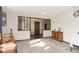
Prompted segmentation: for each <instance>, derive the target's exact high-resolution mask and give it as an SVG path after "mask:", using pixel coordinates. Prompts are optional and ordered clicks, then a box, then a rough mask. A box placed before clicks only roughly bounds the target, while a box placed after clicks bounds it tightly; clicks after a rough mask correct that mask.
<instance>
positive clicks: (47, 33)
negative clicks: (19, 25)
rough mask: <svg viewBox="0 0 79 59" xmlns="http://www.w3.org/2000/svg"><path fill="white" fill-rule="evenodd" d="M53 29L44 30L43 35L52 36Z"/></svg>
mask: <svg viewBox="0 0 79 59" xmlns="http://www.w3.org/2000/svg"><path fill="white" fill-rule="evenodd" d="M51 35H52V34H51V30H43V37H51Z"/></svg>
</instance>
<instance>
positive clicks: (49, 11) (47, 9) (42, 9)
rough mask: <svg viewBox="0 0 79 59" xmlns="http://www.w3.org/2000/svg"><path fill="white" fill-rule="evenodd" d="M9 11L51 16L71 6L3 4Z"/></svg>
mask: <svg viewBox="0 0 79 59" xmlns="http://www.w3.org/2000/svg"><path fill="white" fill-rule="evenodd" d="M3 8H5V9H6V10H7V12H10V13H25V14H29V16H34V17H53V16H56V15H59V14H61V13H63V12H66V11H68V10H70V9H71V8H73V7H71V6H5V7H3Z"/></svg>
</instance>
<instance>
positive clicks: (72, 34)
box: [51, 8, 79, 46]
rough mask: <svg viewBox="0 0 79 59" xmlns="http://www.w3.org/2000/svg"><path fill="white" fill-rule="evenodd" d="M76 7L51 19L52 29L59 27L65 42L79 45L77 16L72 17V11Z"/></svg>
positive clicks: (78, 21) (78, 18)
mask: <svg viewBox="0 0 79 59" xmlns="http://www.w3.org/2000/svg"><path fill="white" fill-rule="evenodd" d="M76 9H78V8H74V9H71V10H69V11H67V12H65V13H62V14H60V15H58V16H56V17H54V18H53V20H52V25H51V27H52V30H53V29H56V30H58V28H61V31H62V32H63V34H64V36H63V39H64V41H66V42H72V43H73V44H75V45H77V46H79V35H78V32H79V17H73V13H74V11H75V10H76Z"/></svg>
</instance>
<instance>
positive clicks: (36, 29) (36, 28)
mask: <svg viewBox="0 0 79 59" xmlns="http://www.w3.org/2000/svg"><path fill="white" fill-rule="evenodd" d="M40 25H41V23H40V22H39V21H34V35H31V38H32V39H37V38H42V34H41V33H40V31H41V30H40Z"/></svg>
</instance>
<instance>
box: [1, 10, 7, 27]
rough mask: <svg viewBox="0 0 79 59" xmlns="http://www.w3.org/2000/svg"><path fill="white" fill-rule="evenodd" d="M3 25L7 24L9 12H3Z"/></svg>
mask: <svg viewBox="0 0 79 59" xmlns="http://www.w3.org/2000/svg"><path fill="white" fill-rule="evenodd" d="M2 26H7V14H6V13H5V12H2Z"/></svg>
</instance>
